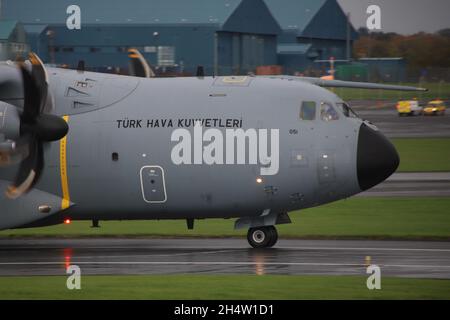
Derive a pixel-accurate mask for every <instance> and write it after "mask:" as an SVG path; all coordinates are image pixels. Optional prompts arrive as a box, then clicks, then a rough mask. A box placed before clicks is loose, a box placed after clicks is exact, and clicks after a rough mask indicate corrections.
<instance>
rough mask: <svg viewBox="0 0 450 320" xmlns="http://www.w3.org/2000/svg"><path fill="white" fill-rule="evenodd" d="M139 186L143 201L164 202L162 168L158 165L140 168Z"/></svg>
mask: <svg viewBox="0 0 450 320" xmlns="http://www.w3.org/2000/svg"><path fill="white" fill-rule="evenodd" d="M140 175H141V188H142V196H143V198H144V201H145V202H147V203H164V202H166V201H167V193H166V182H165V178H164V169H163V168H162V167H160V166H145V167H142V168H141V172H140Z"/></svg>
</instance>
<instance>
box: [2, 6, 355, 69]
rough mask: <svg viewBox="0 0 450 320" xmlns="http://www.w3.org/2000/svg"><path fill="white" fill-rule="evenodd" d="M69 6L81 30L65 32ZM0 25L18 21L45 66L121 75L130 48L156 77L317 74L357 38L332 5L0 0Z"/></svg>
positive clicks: (342, 55) (344, 55) (347, 52)
mask: <svg viewBox="0 0 450 320" xmlns="http://www.w3.org/2000/svg"><path fill="white" fill-rule="evenodd" d="M72 4H76V5H78V6H79V7H80V8H81V30H69V29H68V28H67V27H66V19H67V18H68V16H69V14H67V13H66V10H67V7H68V6H69V5H72ZM0 19H14V20H17V21H20V22H21V23H22V24H23V26H24V28H25V30H26V32H27V36H28V41H29V44H30V46H31V49H32V50H33V51H36V52H37V53H38V55H39V56H40V57H41V58H42V59H43V60H44V62H46V63H52V64H57V65H67V66H68V67H71V68H74V67H76V66H77V64H78V62H79V61H80V60H83V61H84V62H85V65H86V67H87V69H92V70H96V71H103V72H104V71H106V72H108V71H110V72H123V73H126V72H127V70H126V69H127V68H128V59H127V54H126V53H127V49H128V48H130V47H135V48H137V49H139V50H140V51H141V52H142V54H143V55H144V56H145V58H146V59H147V60H148V61H149V62H150V63H151V64H152V65H153V66H155V67H156V69H157V73H160V74H161V73H163V74H178V75H179V74H185V75H192V74H194V72H195V70H196V68H197V66H198V65H202V66H204V68H205V72H206V74H213V73H215V74H221V75H225V74H246V73H248V72H256V71H259V70H270V72H275V73H281V72H282V73H286V74H295V73H306V74H314V75H322V74H324V73H326V71H327V69H328V68H329V65H328V63H326V62H322V63H318V62H317V61H320V60H328V59H329V58H330V57H334V58H335V59H337V60H345V59H347V58H348V56H349V55H350V56H351V52H350V51H351V46H352V42H353V40H354V39H355V38H356V36H357V34H356V32H355V31H354V29H353V27H352V26H351V25H349V24H348V23H347V17H346V15H345V14H344V12H343V11H342V9H341V7H340V6H339V4H338V3H337V1H336V0H191V1H189V0H128V1H123V0H96V1H92V0H76V1H74V0H40V1H29V0H2V7H1V12H0ZM274 65H279V66H280V67H278V68H271V67H264V66H274ZM261 66H263V67H262V68H261ZM258 67H260V68H258Z"/></svg>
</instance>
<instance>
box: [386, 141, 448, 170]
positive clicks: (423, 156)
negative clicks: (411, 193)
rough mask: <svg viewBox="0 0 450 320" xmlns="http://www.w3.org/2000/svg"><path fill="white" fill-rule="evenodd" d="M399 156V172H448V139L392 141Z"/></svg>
mask: <svg viewBox="0 0 450 320" xmlns="http://www.w3.org/2000/svg"><path fill="white" fill-rule="evenodd" d="M392 142H393V143H394V145H395V147H396V148H397V151H398V153H399V155H400V159H401V161H400V168H399V171H401V172H411V171H450V139H448V138H434V139H433V138H424V139H392Z"/></svg>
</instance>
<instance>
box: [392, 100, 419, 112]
mask: <svg viewBox="0 0 450 320" xmlns="http://www.w3.org/2000/svg"><path fill="white" fill-rule="evenodd" d="M397 111H398V115H399V116H419V115H421V114H422V111H423V108H422V107H421V106H419V101H417V100H405V101H399V102H398V103H397Z"/></svg>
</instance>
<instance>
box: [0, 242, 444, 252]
mask: <svg viewBox="0 0 450 320" xmlns="http://www.w3.org/2000/svg"><path fill="white" fill-rule="evenodd" d="M285 240H287V241H289V239H285ZM281 241H283V239H282V240H281ZM299 241H301V240H299ZM319 241H320V240H319ZM325 241H326V240H325ZM340 241H346V240H340ZM449 245H450V242H449ZM69 247H70V246H58V247H39V246H36V247H20V248H19V249H21V250H28V249H30V250H36V249H37V250H46V249H67V248H69ZM10 248H11V247H9V249H10ZM70 248H71V249H142V250H146V249H150V250H151V249H163V250H173V249H177V250H194V249H203V250H205V249H207V248H203V247H202V248H200V247H151V248H145V247H133V246H129V247H123V246H122V247H115V246H111V247H89V246H87V247H80V246H75V247H70ZM248 249H250V247H249V248H237V249H236V248H230V249H223V250H217V251H212V252H211V251H199V252H198V253H208V252H209V253H221V252H233V251H245V250H248ZM273 249H275V250H276V249H283V250H286V249H288V250H341V251H342V250H350V251H361V250H375V251H416V252H417V251H424V252H450V249H438V248H436V249H433V248H378V247H373V248H370V247H361V248H358V247H296V246H283V247H275V248H273ZM0 250H1V248H0ZM194 253H197V252H194ZM183 254H184V253H183ZM168 255H172V254H168ZM173 255H175V254H173Z"/></svg>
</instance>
